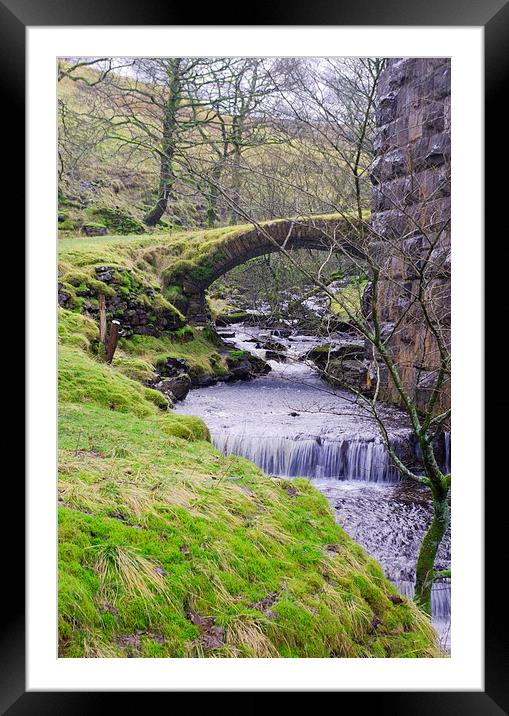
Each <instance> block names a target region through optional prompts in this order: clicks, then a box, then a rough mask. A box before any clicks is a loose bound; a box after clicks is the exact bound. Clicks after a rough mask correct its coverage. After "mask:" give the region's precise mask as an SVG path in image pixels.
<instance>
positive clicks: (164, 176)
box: [143, 58, 181, 226]
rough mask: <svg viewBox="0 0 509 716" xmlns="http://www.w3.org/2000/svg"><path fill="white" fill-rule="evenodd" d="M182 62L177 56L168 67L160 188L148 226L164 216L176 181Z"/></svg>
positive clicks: (147, 221)
mask: <svg viewBox="0 0 509 716" xmlns="http://www.w3.org/2000/svg"><path fill="white" fill-rule="evenodd" d="M180 63H181V59H179V58H176V59H175V60H173V61H172V62H171V63H170V65H169V68H168V100H167V102H166V106H165V109H164V118H163V136H162V141H161V151H160V158H161V166H160V169H159V189H158V195H157V202H156V205H155V206H154V208H153V209H151V210H150V211H149V212H148V214H147V215H146V216H145V218H144V220H143V221H144V222H145V224H146V225H147V226H155V225H156V224H157V223H158V222H159V220H160V219H161V218H162V216H163V214H164V212H165V211H166V208H167V206H168V198H169V196H170V194H171V191H172V188H173V185H174V183H175V175H174V173H173V157H174V155H175V147H176V143H177V122H178V120H177V110H178V108H179V105H180V95H181V79H180V75H179V67H180Z"/></svg>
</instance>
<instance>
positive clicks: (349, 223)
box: [163, 215, 364, 323]
mask: <svg viewBox="0 0 509 716" xmlns="http://www.w3.org/2000/svg"><path fill="white" fill-rule="evenodd" d="M362 223H364V222H362ZM361 229H362V226H361V224H360V222H359V221H358V220H356V219H353V218H349V217H346V216H340V215H328V216H319V217H311V218H308V219H279V220H276V221H271V222H264V223H263V224H259V225H258V226H257V227H253V226H252V225H246V226H235V227H227V228H223V229H217V230H216V231H209V232H206V234H205V235H204V234H202V235H201V236H200V237H196V239H195V240H194V241H190V242H189V244H188V248H187V250H186V252H185V255H184V256H182V257H181V258H180V259H179V260H177V261H175V262H173V263H172V264H171V266H170V267H168V268H167V269H166V270H165V272H164V275H163V281H164V287H165V289H166V293H167V295H168V298H169V299H170V300H172V301H173V302H174V303H176V305H178V306H179V308H180V309H181V310H182V311H183V312H184V313H185V314H186V315H187V317H188V319H189V320H190V321H191V322H193V323H201V322H204V321H206V320H207V318H208V309H207V304H206V299H205V292H206V290H207V289H208V288H209V286H210V285H211V284H212V283H214V281H216V280H217V279H218V278H219V277H220V276H222V275H223V274H225V273H227V272H228V271H230V270H231V269H233V268H235V266H239V265H240V264H243V263H245V262H246V261H249V259H253V258H256V257H258V256H263V255H265V254H270V253H273V252H276V251H280V250H281V249H315V250H319V251H327V252H335V251H342V252H344V253H345V254H346V255H348V256H352V257H355V258H360V257H362V255H363V251H362V248H361V245H362V240H361V237H362V235H363V232H362V230H361Z"/></svg>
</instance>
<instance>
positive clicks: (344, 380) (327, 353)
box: [306, 341, 372, 395]
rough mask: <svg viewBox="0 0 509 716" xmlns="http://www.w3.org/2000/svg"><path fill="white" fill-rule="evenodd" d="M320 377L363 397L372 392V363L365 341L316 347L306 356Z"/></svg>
mask: <svg viewBox="0 0 509 716" xmlns="http://www.w3.org/2000/svg"><path fill="white" fill-rule="evenodd" d="M306 358H307V360H310V361H312V362H313V363H314V364H315V366H316V367H317V368H318V370H319V372H320V375H321V376H322V377H323V379H324V380H326V381H327V382H328V383H330V384H331V385H333V386H335V387H342V388H352V389H353V390H355V391H358V392H360V393H362V394H363V395H369V394H370V393H371V392H372V376H371V372H370V371H371V366H370V362H369V361H368V360H367V359H366V348H365V345H364V342H363V341H356V342H354V341H352V342H349V343H343V344H337V345H334V344H330V343H326V344H324V345H320V346H315V347H314V348H312V349H311V350H310V351H309V352H308V353H307V355H306Z"/></svg>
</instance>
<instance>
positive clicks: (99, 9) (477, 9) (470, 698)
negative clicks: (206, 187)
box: [0, 0, 509, 716]
mask: <svg viewBox="0 0 509 716" xmlns="http://www.w3.org/2000/svg"><path fill="white" fill-rule="evenodd" d="M231 5H232V10H231V11H230V8H228V6H227V5H225V4H222V6H221V12H220V13H218V12H217V7H216V6H214V5H211V6H209V7H208V8H207V7H202V6H200V10H199V13H200V19H201V22H200V25H201V26H207V25H228V24H238V25H301V26H316V25H332V26H333V25H355V26H362V25H364V26H368V25H371V26H384V25H385V26H390V25H396V26H401V25H403V26H404V25H408V26H419V25H421V26H483V27H484V30H485V90H486V93H485V103H486V104H485V108H486V113H485V120H486V127H487V131H486V139H487V141H486V154H485V170H486V171H485V177H486V179H487V183H488V189H487V190H486V191H485V207H486V216H487V217H488V218H490V219H492V223H493V227H492V230H491V231H490V232H489V228H488V227H489V223H488V224H487V227H486V232H487V233H486V235H487V236H490V241H488V242H486V247H485V248H486V255H485V265H486V266H487V267H488V268H489V270H490V273H489V275H490V276H492V277H493V278H492V280H490V281H489V282H488V281H487V282H486V283H487V285H489V287H490V295H491V302H490V305H491V311H490V312H488V311H486V313H485V317H486V320H485V330H486V332H487V333H488V332H489V331H490V328H493V329H494V327H496V326H498V329H499V330H500V324H499V322H498V321H499V319H500V318H501V315H500V314H501V312H500V307H501V306H502V305H504V303H503V302H504V300H505V302H506V299H504V295H503V293H502V292H503V291H504V285H503V284H504V281H503V277H500V276H499V277H498V278H496V274H495V271H496V266H497V265H500V260H501V259H500V253H499V252H501V251H502V250H503V248H504V247H503V244H502V242H501V241H499V243H498V244H497V243H496V237H497V236H499V235H501V231H502V230H503V224H502V223H499V222H504V221H505V219H504V214H505V212H504V207H505V204H506V201H507V200H505V201H504V199H505V197H503V196H502V192H505V181H504V179H503V177H502V179H500V180H497V179H495V178H494V177H496V176H498V172H497V169H499V170H500V167H503V168H505V166H507V162H506V161H504V159H505V157H506V156H507V148H506V146H505V144H506V143H505V139H504V136H503V130H504V125H505V123H506V120H505V119H504V115H500V112H501V106H502V104H503V99H504V98H505V97H506V95H507V88H508V87H509V82H508V79H509V78H508V74H509V72H508V61H507V54H508V53H507V45H508V42H507V41H508V39H509V3H508V2H507V0H477V2H476V1H475V0H473V1H472V0H428V2H426V3H422V2H418V1H417V0H384V1H383V2H381V0H356V1H355V2H351V0H350V1H349V2H345V1H343V0H341V1H339V2H336V3H334V4H331V3H330V1H328V0H315V1H314V2H313V3H300V4H296V3H294V4H292V5H291V7H284V6H283V5H282V4H277V3H274V4H272V5H260V4H257V5H255V6H253V9H252V14H251V15H250V16H249V15H247V14H246V16H245V17H244V18H241V17H240V16H238V14H237V12H238V10H237V9H236V8H234V7H233V3H232V4H231ZM197 7H198V6H197ZM249 9H250V8H247V10H249ZM196 14H197V10H196V8H195V7H191V3H189V4H188V5H187V6H186V5H185V4H177V3H171V2H169V1H168V0H166V2H163V0H151V1H150V2H145V3H141V2H139V0H136V1H135V0H109V1H108V0H80V2H76V1H75V0H74V1H73V0H0V52H1V53H2V55H3V61H2V65H1V66H2V73H1V80H0V81H1V82H2V83H3V85H4V87H3V93H2V95H3V102H2V104H3V106H4V118H5V114H6V111H5V108H7V107H8V108H9V109H8V120H9V121H8V131H9V135H8V136H9V144H10V145H11V146H13V147H16V148H17V151H16V165H17V166H18V167H19V168H20V169H21V172H23V169H24V162H23V149H22V148H23V147H24V143H25V142H24V140H25V137H24V116H23V106H24V99H25V29H26V27H27V26H43V25H46V26H62V25H75V26H76V25H77V26H79V25H88V26H90V25H138V26H150V25H172V26H175V25H177V26H178V25H180V26H182V25H196V23H195V22H192V20H195V19H196ZM229 17H235V18H238V19H237V22H236V23H227V22H224V18H229ZM221 20H222V21H221ZM4 136H6V135H4ZM488 140H489V141H488ZM490 145H491V146H490ZM14 169H15V166H13V168H12V170H9V177H10V178H11V176H12V172H13V171H14ZM21 186H23V177H22V176H20V177H19V178H18V179H17V180H15V179H14V178H12V181H11V180H10V181H9V187H7V190H6V191H5V193H4V195H3V198H4V202H5V205H6V206H8V210H9V214H10V216H12V217H15V231H16V235H17V236H19V237H20V241H19V246H21V231H22V228H21V224H22V217H23V216H24V206H23V198H22V193H21V192H20V187H21ZM495 221H497V228H496V229H495V226H494V223H495ZM488 232H489V233H488ZM490 250H491V254H492V256H493V258H494V261H493V262H490V261H489V256H490ZM494 251H497V254H494ZM495 259H496V260H495ZM501 279H502V280H501ZM487 298H488V296H487ZM18 307H19V303H18ZM497 308H498V309H499V310H498V312H497ZM497 313H498V315H497ZM493 335H495V334H494V333H493ZM497 340H498V339H497ZM490 354H491V351H490ZM488 357H489V358H490V361H493V360H494V356H493V355H490V356H486V358H487V359H488ZM500 360H501V361H503V356H501V358H500ZM486 363H487V365H490V364H488V362H487V360H486ZM502 370H503V366H502V365H500V367H498V366H497V369H496V370H490V371H487V374H486V382H485V394H486V396H488V395H490V396H492V397H491V406H490V408H491V409H490V410H489V411H488V410H486V416H487V418H488V415H490V416H491V420H490V421H489V425H490V428H489V431H488V430H486V443H485V455H486V468H485V474H486V476H487V479H486V489H485V500H486V510H487V512H486V514H487V517H489V519H486V529H485V555H486V574H487V575H489V577H488V578H487V579H486V585H485V605H486V609H485V691H484V692H477V691H475V692H449V691H448V692H394V693H388V692H377V693H373V692H361V693H358V692H357V693H355V694H346V693H343V694H341V696H340V697H339V698H341V708H343V709H344V707H345V702H344V699H345V698H347V697H350V698H351V697H353V698H354V699H355V704H356V708H357V709H358V708H359V700H361V708H362V707H364V708H368V709H369V708H373V710H376V711H377V712H379V713H380V712H382V713H385V712H387V713H391V714H405V715H406V714H416V716H419V715H422V716H424V715H426V714H433V715H434V716H440V715H441V714H452V713H456V714H476V715H479V714H481V715H483V716H484V715H485V716H492V715H493V716H500V714H504V713H506V714H509V688H508V685H507V682H508V675H509V658H508V656H509V647H508V642H507V617H506V615H505V609H504V606H505V605H504V600H503V596H504V593H503V592H501V591H500V585H501V584H502V581H504V580H503V578H504V577H505V576H506V575H505V571H504V565H503V562H504V560H505V561H506V562H507V558H506V556H505V553H506V548H505V547H503V548H502V549H500V545H503V544H504V542H503V537H504V517H505V504H504V502H503V500H501V499H500V496H499V491H500V483H501V482H502V481H503V477H504V474H503V472H501V471H499V470H495V469H494V468H495V464H496V460H497V452H498V451H499V450H500V445H503V433H502V431H503V430H505V426H504V423H503V422H502V421H501V420H498V419H497V418H496V417H495V418H494V417H493V414H495V415H496V412H497V409H500V410H501V411H504V410H505V403H506V399H505V390H501V389H500V381H501V380H503V376H501V374H500V371H502ZM18 399H19V398H18ZM18 430H19V428H18ZM19 454H20V455H21V454H22V453H21V452H20V453H19ZM20 473H21V470H20V469H19V466H18V468H17V469H16V473H14V472H11V473H10V475H9V479H7V475H4V485H3V487H4V505H10V506H11V507H9V508H8V511H12V509H15V510H19V511H21V509H22V508H21V505H22V500H23V494H20V493H22V492H23V488H22V478H21V474H20ZM14 478H16V479H14ZM6 483H7V484H6ZM5 491H6V492H7V495H5ZM9 493H11V494H9ZM12 506H14V507H12ZM6 512H7V510H6ZM20 530H21V528H20V526H19V523H18V527H17V534H16V539H15V542H14V540H12V541H8V542H7V544H6V545H5V547H4V559H3V570H2V572H3V574H4V576H6V575H8V576H7V578H6V580H5V582H4V589H3V590H2V591H3V596H4V597H7V602H8V608H4V609H3V610H2V615H3V616H4V618H5V622H4V624H3V625H2V632H1V635H0V660H1V661H0V710H1V712H2V713H8V714H9V716H20V715H21V714H38V715H39V716H43V715H45V714H52V715H53V714H57V713H58V714H68V713H69V714H70V713H73V714H81V713H83V714H85V713H87V714H88V713H91V712H93V711H101V710H102V709H105V708H108V709H111V708H113V709H115V708H116V707H117V708H118V705H119V704H118V698H119V694H118V693H104V692H87V693H86V694H85V693H76V692H72V693H69V692H42V691H41V692H26V691H25V666H26V665H25V623H24V622H25V615H24V568H23V561H22V551H21V542H22V537H23V535H22V534H20ZM7 534H11V535H12V532H9V533H7ZM331 690H332V689H331ZM146 696H147V694H146V693H144V694H140V693H129V694H128V698H129V700H130V706H131V707H136V704H138V703H140V705H141V702H140V698H144V699H146ZM261 696H262V694H259V693H257V694H252V695H251V698H250V699H249V700H247V701H245V702H244V704H243V707H242V708H243V710H244V711H254V710H255V709H257V704H258V703H259V699H260V697H261ZM301 696H304V694H302V695H301ZM315 696H316V695H315ZM203 697H206V699H207V702H208V706H209V707H210V704H217V703H219V701H220V699H222V698H223V696H222V694H220V693H215V694H200V693H193V695H192V704H193V707H194V706H195V703H196V705H197V704H198V702H199V701H200V700H201V699H202V698H203ZM172 698H173V697H172ZM352 703H353V702H352Z"/></svg>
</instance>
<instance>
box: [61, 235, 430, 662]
mask: <svg viewBox="0 0 509 716" xmlns="http://www.w3.org/2000/svg"><path fill="white" fill-rule="evenodd" d="M139 240H140V239H138V240H137V241H139ZM141 241H142V242H143V241H146V239H141ZM87 243H88V242H87ZM102 245H103V246H109V245H108V244H107V242H104V241H103V242H102ZM92 248H93V247H92ZM83 250H84V248H83V249H81V248H80V250H79V251H78V254H79V255H80V256H82V257H83ZM87 250H88V249H87ZM94 250H95V249H94ZM115 255H116V258H117V260H118V257H119V254H118V252H117V251H115ZM96 258H97V254H94V259H92V262H95V260H96ZM123 259H124V261H125V260H127V250H126V254H125V255H124V256H123ZM97 260H98V261H101V260H102V261H104V258H103V259H101V258H99V259H97ZM111 260H112V261H113V255H112V256H111ZM92 262H91V263H92ZM84 265H86V262H85V263H81V264H80V266H81V268H83V266H84ZM66 266H70V267H71V268H67V269H66V270H67V271H70V270H75V269H77V266H76V265H74V264H73V261H72V258H71V255H70V253H67V257H66ZM133 268H134V264H133ZM85 273H86V272H85ZM80 285H81V284H80ZM87 300H90V298H88V299H87ZM82 311H86V309H85V307H84V305H83V303H81V302H78V304H77V305H76V306H75V307H74V309H73V310H65V309H60V311H59V334H60V337H59V340H60V346H59V360H60V368H59V386H60V387H59V399H60V407H59V486H58V495H59V653H60V656H61V657H188V656H192V657H203V656H205V657H412V658H413V657H435V656H440V655H441V654H440V651H439V649H438V647H437V644H436V636H435V632H434V631H433V629H432V628H431V625H430V622H429V620H428V619H427V617H425V616H424V615H423V614H421V612H420V611H419V610H418V609H417V608H416V607H415V606H414V604H413V603H412V602H409V601H407V600H401V599H399V598H398V597H397V594H396V590H395V588H394V587H393V586H392V585H391V584H390V583H389V582H388V580H386V579H385V577H384V576H383V573H382V570H381V568H380V566H379V565H378V564H377V563H376V562H375V561H374V560H373V559H371V558H370V557H368V556H367V555H366V554H365V553H364V551H363V550H362V549H361V548H360V547H359V546H358V545H357V544H355V543H354V542H353V541H352V540H351V539H350V538H349V537H348V535H347V534H346V533H345V532H344V531H343V530H342V529H341V528H340V527H339V526H338V525H337V524H336V523H335V520H334V517H333V514H332V512H331V510H330V508H329V506H328V504H327V501H326V499H325V497H323V495H321V494H320V493H319V492H318V491H317V490H315V489H314V488H313V487H312V486H311V484H310V483H309V481H307V480H304V479H295V480H291V481H288V480H280V479H278V480H275V479H272V478H270V477H268V476H266V475H264V474H263V473H262V472H261V471H260V470H259V469H258V468H257V467H256V466H254V465H253V464H252V463H250V462H249V461H247V460H245V459H243V458H238V457H224V456H222V455H221V454H220V453H219V452H218V451H217V450H215V449H214V448H213V446H212V445H211V444H210V442H209V439H208V430H207V428H206V426H205V425H204V423H203V422H202V421H201V420H199V419H198V418H193V417H190V416H184V415H176V414H175V413H173V412H172V411H171V410H169V409H168V403H167V401H166V399H165V398H164V396H163V395H162V394H161V393H159V392H158V391H156V390H153V389H151V388H147V387H146V386H145V385H144V384H143V382H142V380H145V379H146V377H147V375H150V373H151V371H153V369H154V365H155V363H157V362H158V361H160V360H161V357H162V356H163V355H164V354H168V353H170V354H171V352H172V350H173V349H174V347H175V346H176V348H175V350H177V351H178V353H177V355H179V356H184V355H185V356H186V358H187V359H189V360H193V359H194V360H195V362H196V364H197V365H198V364H201V365H202V366H205V363H204V361H207V360H208V357H207V356H208V353H207V350H208V348H207V344H206V342H205V343H203V342H201V343H200V341H199V339H198V337H195V338H193V340H186V341H183V342H182V341H178V340H177V341H176V342H175V340H174V337H173V336H172V335H171V334H170V333H166V334H164V335H161V336H159V337H157V336H151V337H143V338H140V337H139V336H132V337H129V338H126V339H124V340H123V343H122V346H121V347H120V349H119V353H118V355H117V356H116V359H115V362H114V364H113V365H112V366H108V365H106V364H105V363H103V362H101V361H100V359H99V357H98V355H97V352H96V350H95V342H96V340H97V326H96V324H95V322H94V320H92V319H91V318H90V317H87V316H86V315H83V313H82ZM179 330H182V329H179ZM210 350H212V348H211V349H210Z"/></svg>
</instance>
